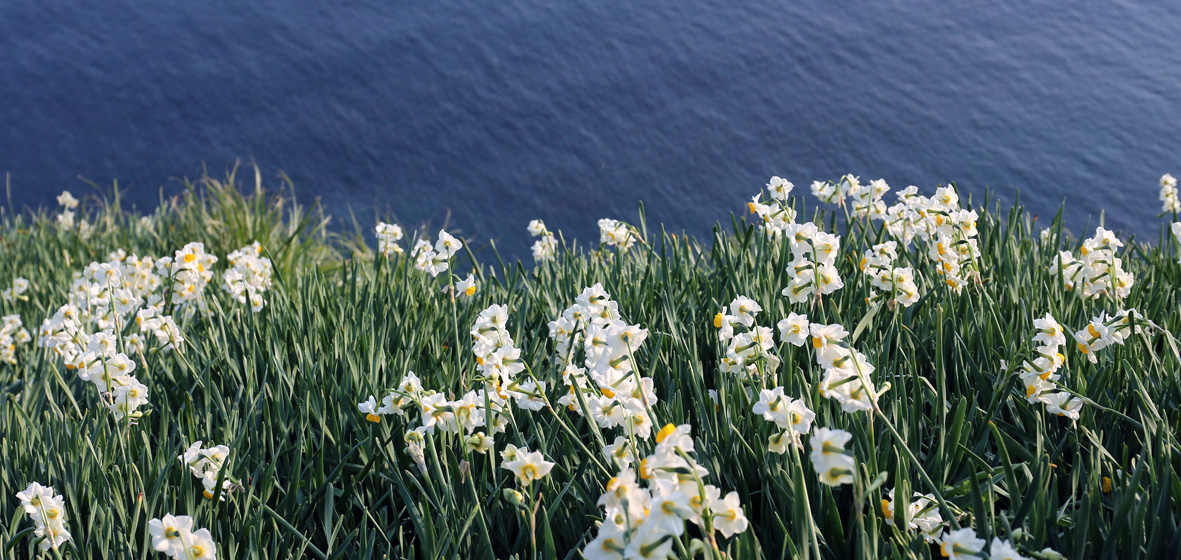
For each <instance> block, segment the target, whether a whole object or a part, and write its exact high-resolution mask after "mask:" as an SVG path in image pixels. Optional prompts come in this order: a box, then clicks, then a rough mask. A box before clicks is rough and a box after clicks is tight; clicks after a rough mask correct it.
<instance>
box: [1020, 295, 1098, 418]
mask: <svg viewBox="0 0 1181 560" xmlns="http://www.w3.org/2000/svg"><path fill="white" fill-rule="evenodd" d="M1033 326H1034V328H1035V329H1036V334H1034V336H1033V342H1035V343H1037V344H1038V346H1037V349H1036V350H1035V356H1034V358H1033V359H1032V360H1023V361H1022V363H1021V366H1020V367H1018V369H1017V375H1018V376H1019V377H1020V378H1021V383H1022V385H1023V386H1024V387H1025V399H1026V400H1027V401H1029V402H1030V403H1031V404H1032V403H1039V402H1040V403H1042V404H1045V405H1046V410H1047V411H1049V412H1051V413H1053V414H1058V415H1060V416H1066V417H1068V418H1070V419H1072V420H1077V419H1078V415H1079V409H1080V408H1082V405H1083V402H1082V400H1080V399H1079V398H1078V397H1074V396H1073V395H1071V394H1070V393H1067V392H1065V391H1061V390H1059V389H1058V384H1057V381H1058V379H1059V377H1060V376H1059V375H1058V370H1059V369H1061V368H1062V364H1063V363H1064V362H1065V358H1064V357H1063V356H1062V353H1061V352H1060V351H1059V349H1060V348H1061V347H1062V346H1063V345H1064V344H1066V332H1065V331H1064V330H1063V329H1062V325H1060V324H1058V321H1057V320H1055V319H1054V317H1053V316H1052V315H1050V314H1049V313H1046V316H1045V317H1043V318H1041V319H1034V321H1033Z"/></svg>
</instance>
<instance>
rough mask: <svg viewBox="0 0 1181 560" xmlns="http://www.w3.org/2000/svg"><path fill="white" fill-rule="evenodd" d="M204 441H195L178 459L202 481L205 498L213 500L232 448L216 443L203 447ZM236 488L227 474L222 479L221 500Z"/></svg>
mask: <svg viewBox="0 0 1181 560" xmlns="http://www.w3.org/2000/svg"><path fill="white" fill-rule="evenodd" d="M203 443H204V442H201V441H197V442H193V445H190V446H189V448H188V449H186V450H185V452H184V454H182V455H180V456H178V457H177V458H176V459H177V460H178V461H180V462H181V464H183V465H185V466H186V467H188V468H189V472H192V473H193V476H194V477H196V479H197V480H200V481H201V486H203V487H204V491H202V493H201V494H202V495H203V496H205V499H207V500H212V499H213V495H214V491H215V490H217V481H218V479H219V478H222V474H221V470H222V467H223V466H224V465H225V461H226V457H228V456H229V454H230V448H229V447H226V446H225V445H215V446H213V447H201V445H202V444H203ZM233 488H234V481H233V479H232V478H230V477H229V476H226V477H224V478H223V479H222V481H221V496H220V498H221V501H223V502H224V501H225V499H226V494H229V493H230V490H232V489H233Z"/></svg>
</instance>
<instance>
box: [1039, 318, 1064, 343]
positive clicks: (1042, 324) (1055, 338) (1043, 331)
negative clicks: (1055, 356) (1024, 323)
mask: <svg viewBox="0 0 1181 560" xmlns="http://www.w3.org/2000/svg"><path fill="white" fill-rule="evenodd" d="M1033 326H1034V328H1036V329H1037V334H1036V335H1034V337H1033V340H1034V342H1041V343H1043V344H1046V345H1053V346H1063V345H1065V344H1066V333H1065V332H1063V330H1062V325H1059V324H1058V321H1056V320H1054V316H1053V315H1050V314H1049V313H1046V316H1045V317H1043V318H1041V319H1034V320H1033Z"/></svg>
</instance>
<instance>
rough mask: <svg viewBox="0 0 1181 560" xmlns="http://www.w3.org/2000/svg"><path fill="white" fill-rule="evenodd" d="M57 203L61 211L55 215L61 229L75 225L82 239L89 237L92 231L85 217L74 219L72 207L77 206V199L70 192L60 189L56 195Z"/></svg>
mask: <svg viewBox="0 0 1181 560" xmlns="http://www.w3.org/2000/svg"><path fill="white" fill-rule="evenodd" d="M57 203H58V205H60V206H61V207H62V211H61V213H60V214H58V215H57V226H58V227H59V228H61V229H74V228H75V227H77V228H78V235H79V236H81V237H82V239H86V238H88V237H90V234H91V232H92V231H93V229H92V228H91V227H90V223H88V222H87V221H86V219H85V218H83V219H82V220H80V221H75V214H74V209H75V208H77V207H78V199H76V198H74V195H72V194H70V191H62V193H61V194H59V195H58V196H57Z"/></svg>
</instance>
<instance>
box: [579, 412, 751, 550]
mask: <svg viewBox="0 0 1181 560" xmlns="http://www.w3.org/2000/svg"><path fill="white" fill-rule="evenodd" d="M693 448H694V444H693V438H692V437H691V435H690V426H689V425H687V424H686V425H681V426H674V425H673V424H668V425H666V426H665V427H664V428H662V429H661V430H660V431H659V432H658V433H657V434H656V448H655V450H654V451H653V453H652V454H651V455H649V456H648V457H646V458H644V459H643V460H641V461H640V462H639V465H638V467H637V469H632V468H631V467H630V466H628V465H627V464H623V465H621V469H622V470H620V471H619V473H618V474H616V475H615V476H614V477H613V478H611V480H610V481H608V482H607V486H606V491H605V492H604V493H603V495H602V496H600V497H599V501H598V504H599V505H600V506H603V510H604V521H603V524H602V526H600V527H599V534H598V535H597V536H596V537H595V538H594V539H593V540H591V541H590V542H589V543H587V545H586V547H585V548H584V549H583V550H582V554H583V556H584V557H586V558H587V559H588V560H620V559H623V558H628V559H631V558H666V557H668V556H669V555H671V554H672V552H673V546H674V541H675V539H677V538H678V537H680V536H681V535H682V534H684V533H685V523H686V522H691V523H693V524H695V525H697V526H698V527H700V528H701V529H702V531H704V532H706V533H707V534H709V535H710V539H713V535H712V531H713V530H717V531H718V532H720V533H721V534H722V535H723V536H725V537H731V536H734V535H736V534H738V533H741V532H743V531H745V530H746V529H747V526H748V522H747V519H746V514H745V513H744V512H743V510H742V503H741V500H740V499H739V497H738V493H737V492H730V493H729V494H727V495H726V496H725V497H722V491H721V489H719V488H718V487H716V486H714V485H712V484H705V483H704V479H705V477H707V476H709V470H708V469H706V468H705V467H703V466H701V465H700V464H698V463H697V461H696V460H695V459H694V458H693V455H692V454H693ZM637 477H638V479H637ZM641 481H643V482H647V487H643V486H641V485H640V483H641Z"/></svg>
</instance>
